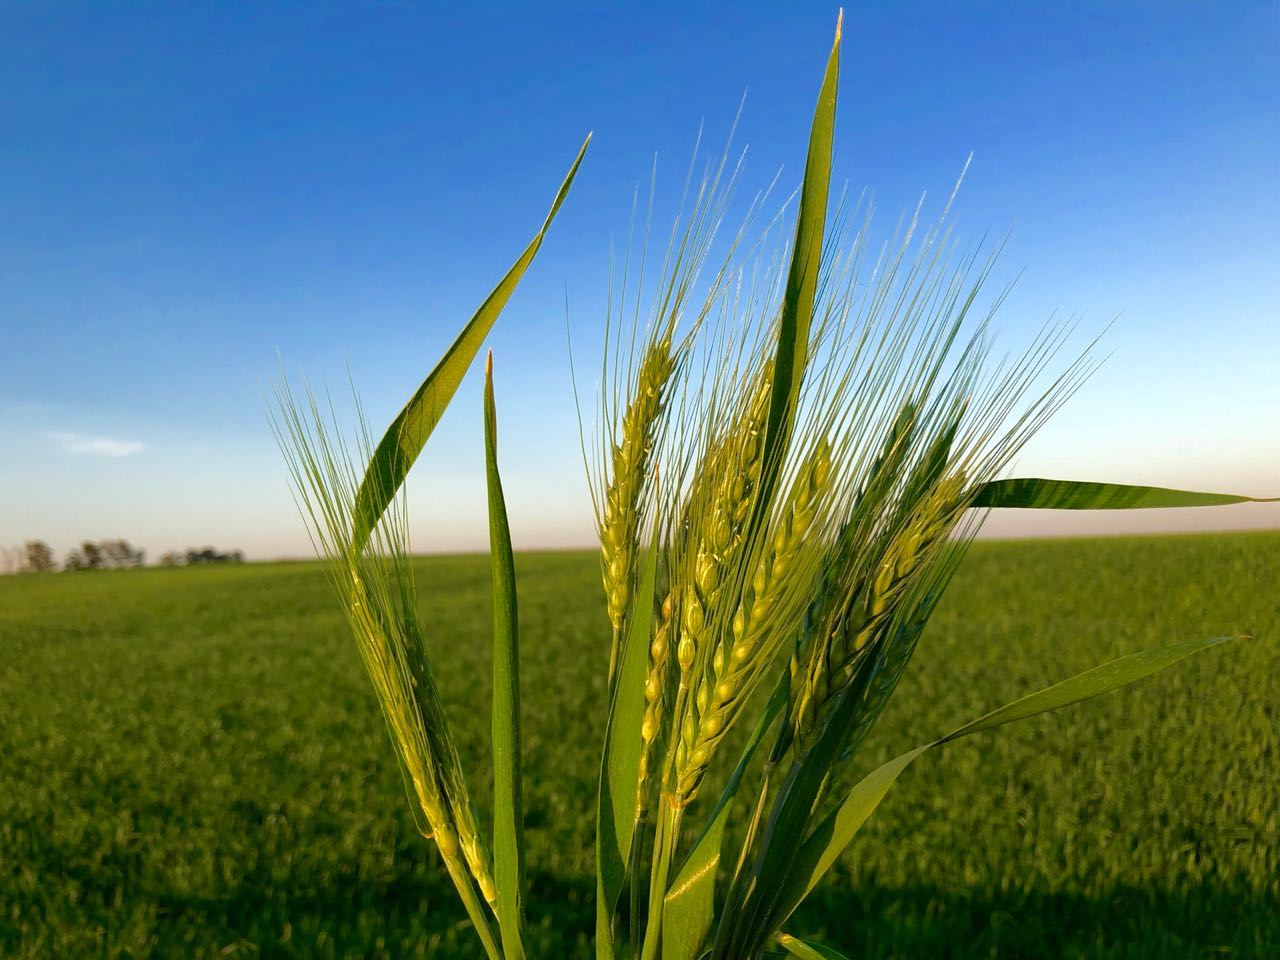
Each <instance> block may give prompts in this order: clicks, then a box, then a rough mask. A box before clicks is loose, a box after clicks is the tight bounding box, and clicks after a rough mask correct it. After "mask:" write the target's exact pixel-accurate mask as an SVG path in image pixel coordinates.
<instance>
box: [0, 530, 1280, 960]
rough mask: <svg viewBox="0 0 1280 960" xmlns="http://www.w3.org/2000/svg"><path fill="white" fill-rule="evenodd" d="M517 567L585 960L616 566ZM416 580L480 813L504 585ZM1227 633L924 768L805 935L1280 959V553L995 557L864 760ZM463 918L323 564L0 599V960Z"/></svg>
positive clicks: (190, 952) (450, 923) (527, 679)
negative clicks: (1126, 686)
mask: <svg viewBox="0 0 1280 960" xmlns="http://www.w3.org/2000/svg"><path fill="white" fill-rule="evenodd" d="M517 563H518V573H519V576H520V590H521V595H520V603H521V611H520V612H521V620H522V624H521V626H522V644H523V651H522V656H523V671H524V676H523V682H524V696H525V700H524V709H525V724H526V725H525V737H526V740H525V746H526V756H525V763H526V771H527V772H526V777H525V790H526V805H527V810H528V824H527V836H528V842H529V870H530V879H531V883H532V900H531V903H530V917H531V925H532V930H531V936H530V940H531V955H532V956H535V957H587V956H589V955H590V949H589V943H588V940H587V939H586V936H585V934H584V933H583V932H584V931H588V930H589V929H590V928H591V925H592V916H593V914H592V909H593V908H592V896H593V890H592V882H591V879H590V878H591V877H592V870H593V862H594V861H593V852H592V816H593V814H592V810H593V797H594V790H595V771H596V765H597V762H598V750H599V740H600V725H601V716H602V701H603V696H604V667H605V658H606V657H607V654H606V630H605V620H604V615H603V604H602V601H601V599H600V590H599V586H598V561H597V559H596V557H595V556H594V555H592V554H588V553H544V554H526V555H522V556H520V557H518V560H517ZM417 572H418V575H419V592H420V596H421V601H422V606H423V613H424V618H425V622H426V623H427V624H428V625H429V627H430V631H431V638H432V642H433V643H434V650H433V659H434V661H435V663H436V664H437V665H438V670H439V673H440V675H441V676H440V679H441V683H442V686H443V689H444V692H445V695H446V697H447V700H448V707H449V710H450V717H451V720H452V721H453V723H454V725H455V728H456V731H457V734H458V736H459V739H460V741H461V742H460V747H461V750H462V752H463V756H464V757H465V758H468V764H467V766H468V769H469V770H470V771H472V775H473V780H472V789H473V792H475V794H476V795H477V796H478V797H480V798H484V797H485V796H486V793H487V791H488V789H489V784H488V783H487V782H482V780H481V773H482V771H483V767H484V766H486V765H487V764H482V763H479V762H476V761H475V760H473V759H472V758H482V757H485V756H486V755H487V752H488V732H487V722H488V721H487V717H488V710H489V700H488V692H489V691H488V687H489V675H488V671H489V654H488V644H489V629H488V617H489V602H490V601H489V582H488V576H489V574H488V567H487V562H486V560H485V558H483V557H480V556H468V557H440V558H434V557H433V558H424V559H422V560H420V561H419V562H418V563H417ZM1237 631H1248V632H1250V633H1252V634H1254V635H1255V637H1256V639H1255V640H1253V641H1251V642H1248V643H1237V644H1233V645H1229V646H1227V647H1226V648H1224V649H1218V650H1215V651H1211V652H1209V653H1207V654H1205V655H1203V656H1200V657H1198V658H1195V659H1193V660H1191V661H1189V662H1187V663H1185V664H1181V665H1178V666H1177V667H1175V668H1173V669H1172V670H1170V671H1168V672H1167V673H1165V674H1163V675H1161V676H1159V677H1156V678H1154V679H1152V680H1148V681H1144V682H1143V683H1142V684H1140V685H1139V686H1138V687H1137V688H1135V689H1133V690H1131V691H1127V692H1122V693H1120V694H1112V695H1110V696H1108V697H1106V698H1104V699H1101V700H1096V701H1093V702H1090V703H1087V704H1083V705H1080V706H1077V707H1074V708H1071V709H1069V710H1067V711H1065V712H1062V713H1059V714H1055V715H1053V716H1050V717H1046V718H1039V719H1036V720H1032V721H1030V722H1027V723H1023V724H1021V725H1018V726H1015V727H1010V728H1006V729H1005V730H1004V731H1001V732H997V733H994V734H985V735H982V736H980V737H975V738H973V739H969V740H965V741H963V742H961V743H957V744H954V745H951V746H949V747H947V748H946V749H945V750H944V751H941V752H940V753H939V755H938V756H937V757H931V758H928V759H926V760H923V761H921V762H920V763H919V764H917V765H916V766H915V767H913V768H912V770H911V771H909V772H908V773H907V774H906V775H905V776H904V778H903V780H902V782H901V784H900V786H899V787H898V789H897V790H896V792H895V793H893V794H891V795H890V797H889V799H888V800H887V801H886V802H885V804H884V805H883V806H882V807H881V809H880V811H879V812H878V813H877V814H876V815H875V817H874V818H873V819H872V821H871V822H870V823H869V825H868V827H867V828H866V829H865V830H864V832H863V833H862V835H861V837H860V839H859V841H858V842H857V843H856V844H855V846H854V848H853V851H852V853H851V854H850V855H848V856H846V858H845V861H844V863H843V864H842V866H841V867H840V868H839V869H837V870H836V871H835V873H834V876H833V880H832V882H829V883H828V884H827V885H826V886H825V887H823V888H822V892H821V895H819V896H816V897H815V898H814V899H813V900H812V901H811V902H810V904H809V905H808V906H807V908H806V909H805V911H804V912H803V913H801V914H800V915H798V916H797V917H796V918H795V922H794V924H793V929H792V932H793V933H796V934H798V935H805V934H812V935H815V936H818V937H820V938H822V939H824V940H825V941H826V942H829V943H831V944H833V945H835V946H838V947H840V948H841V949H843V950H845V951H846V952H847V953H849V955H850V956H851V957H856V958H873V957H874V958H878V957H962V958H978V957H1055V958H1056V957H1064V958H1065V957H1072V958H1085V957H1090V958H1094V957H1117V958H1118V957H1126V958H1127V957H1140V958H1157V957H1160V958H1166V957H1223V956H1225V957H1277V956H1280V786H1278V784H1280V639H1278V638H1280V533H1251V534H1230V535H1201V536H1169V537H1156V538H1131V539H1130V538H1116V539H1096V540H1060V541H1024V542H987V543H980V544H978V545H977V546H975V548H974V550H973V551H972V553H971V554H970V556H969V558H968V559H967V560H966V562H965V564H964V565H963V567H962V568H961V571H960V573H959V575H958V576H957V578H956V581H955V583H954V585H953V587H952V588H951V590H950V592H949V594H948V595H947V597H946V600H945V601H944V603H943V605H942V607H941V609H940V610H939V612H938V614H937V616H936V617H935V618H934V620H933V622H932V623H931V624H930V626H929V628H928V632H927V633H926V635H925V638H924V640H923V641H922V643H921V647H920V652H919V654H918V655H917V658H916V661H915V663H914V664H913V666H912V668H911V670H910V671H909V673H908V675H907V677H906V678H905V680H904V681H903V684H902V687H901V688H900V691H899V696H898V697H897V698H896V700H895V702H894V704H893V705H892V706H891V707H890V709H889V711H888V712H887V713H886V715H885V717H884V719H883V721H882V722H881V725H880V727H879V728H878V732H877V733H876V735H875V737H874V740H873V741H872V742H871V743H870V744H869V746H868V749H867V751H866V762H867V763H868V764H871V763H873V762H876V761H878V760H881V759H887V758H888V757H889V756H891V755H893V754H894V753H896V752H898V751H900V750H902V749H905V748H908V747H910V746H914V745H916V744H917V743H919V742H922V741H924V740H927V739H930V738H932V737H933V736H935V735H937V734H939V733H942V732H945V731H946V730H948V729H950V728H951V727H953V726H955V725H957V724H958V723H960V722H962V721H964V720H967V719H969V718H970V717H971V716H973V715H976V714H978V713H981V712H983V711H984V710H986V709H988V708H990V707H994V706H997V705H999V704H1000V703H1003V702H1004V701H1006V700H1008V699H1010V698H1012V697H1015V696H1017V695H1018V694H1020V693H1021V692H1023V691H1027V690H1030V689H1033V688H1036V687H1039V686H1043V685H1045V684H1046V683H1049V682H1052V681H1053V680H1056V679H1058V678H1061V677H1064V676H1066V675H1068V674H1071V673H1073V672H1076V671H1078V670H1082V669H1085V668H1087V667H1089V666H1091V665H1093V664H1094V663H1096V662H1097V661H1099V660H1101V659H1105V658H1110V657H1113V656H1117V655H1119V654H1122V653H1125V652H1129V651H1133V650H1137V649H1141V648H1145V647H1150V646H1154V645H1158V644H1161V643H1165V642H1168V641H1172V640H1176V639H1182V638H1191V637H1201V636H1207V635H1217V634H1223V633H1231V632H1237ZM726 752H727V751H726ZM693 819H694V820H695V821H696V819H697V817H696V816H694V818H693ZM462 916H463V913H462V910H461V908H460V907H459V906H458V904H457V902H456V900H455V898H454V894H453V891H452V889H451V887H450V886H449V883H448V881H447V880H446V879H445V877H444V875H443V873H442V872H441V871H440V869H439V867H438V864H437V862H436V857H435V853H434V852H433V851H431V850H429V849H428V846H427V845H426V844H425V843H423V842H422V841H421V839H420V838H419V837H418V836H417V835H416V834H415V833H414V829H413V825H412V820H411V817H410V815H409V811H408V807H407V805H406V803H405V801H404V794H403V789H402V786H401V783H400V776H399V773H398V771H397V770H396V766H395V761H394V759H393V756H392V753H391V751H390V749H389V747H388V744H387V742H386V735H385V733H384V731H383V729H382V726H381V720H380V718H379V715H378V713H377V708H376V706H375V704H374V701H373V697H372V694H371V692H370V690H369V687H368V681H367V680H366V678H365V676H364V673H363V670H362V668H361V665H360V663H359V660H358V657H357V654H356V651H355V647H354V644H353V642H352V640H351V638H350V636H349V635H348V633H347V628H346V625H345V622H344V621H343V620H342V617H341V614H340V612H339V609H338V606H337V604H336V603H335V602H334V600H333V598H332V596H331V594H330V589H329V586H328V584H327V582H326V580H325V576H324V572H323V568H322V567H320V566H319V565H317V564H306V563H294V564H274V565H247V566H241V567H225V568H213V569H199V568H193V569H174V570H157V569H146V570H139V571H122V572H107V573H82V574H61V575H50V576H24V577H5V578H0V955H2V956H5V957H17V958H37V957H39V958H45V957H134V958H136V957H193V958H199V957H236V956H300V957H313V956H314V957H428V956H436V957H463V958H465V957H474V956H479V953H478V951H477V949H476V947H475V946H474V944H473V940H472V936H471V933H470V931H469V930H468V929H467V928H466V927H465V925H464V924H463V921H462V919H461V918H462Z"/></svg>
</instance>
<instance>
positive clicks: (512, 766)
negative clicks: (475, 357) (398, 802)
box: [484, 353, 525, 960]
mask: <svg viewBox="0 0 1280 960" xmlns="http://www.w3.org/2000/svg"><path fill="white" fill-rule="evenodd" d="M484 453H485V478H486V481H487V487H488V495H489V564H490V569H491V571H492V575H493V729H492V736H493V847H494V849H493V871H494V882H495V884H496V886H497V914H498V929H499V931H500V932H501V934H502V952H503V955H504V956H505V957H506V958H507V960H522V958H523V957H524V955H525V952H524V798H523V785H522V783H521V776H520V764H521V750H520V642H519V632H518V623H519V608H518V605H517V601H516V570H515V557H514V555H513V553H512V549H511V528H510V525H509V524H508V521H507V507H506V499H505V498H504V496H503V493H502V478H501V476H500V475H499V473H498V416H497V410H496V405H495V403H494V399H493V354H492V353H490V354H489V356H488V358H487V361H486V363H485V378H484Z"/></svg>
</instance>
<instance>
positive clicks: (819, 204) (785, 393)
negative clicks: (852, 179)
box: [758, 12, 844, 503]
mask: <svg viewBox="0 0 1280 960" xmlns="http://www.w3.org/2000/svg"><path fill="white" fill-rule="evenodd" d="M843 21H844V14H843V12H841V14H840V18H839V19H838V20H837V21H836V35H835V40H834V41H833V43H832V45H831V53H830V55H829V56H828V58H827V67H826V72H825V73H824V74H823V77H822V87H821V88H820V90H819V92H818V103H817V106H816V107H815V108H814V112H813V124H812V126H811V127H810V130H809V150H808V154H807V155H806V157H805V166H804V179H803V181H802V183H801V187H800V204H799V212H798V214H797V216H796V236H795V242H794V244H793V245H792V249H791V262H790V264H789V266H788V268H787V286H786V290H785V292H784V294H783V300H782V314H781V318H780V320H779V324H778V345H777V349H776V353H775V355H774V367H773V389H772V391H771V395H770V399H769V419H768V421H767V426H766V429H765V444H764V454H763V460H762V462H763V464H764V467H763V470H764V472H763V474H762V480H761V489H762V491H763V492H762V494H761V496H760V497H759V498H758V502H760V503H767V502H768V500H769V494H770V491H772V489H773V486H774V484H775V483H776V481H777V476H778V473H779V471H780V470H781V469H782V461H783V458H784V456H785V452H786V447H787V444H788V442H789V441H790V435H791V422H792V420H793V419H794V415H795V408H796V403H797V400H798V398H799V395H800V388H801V385H802V382H803V380H804V371H805V366H806V364H807V363H808V360H809V330H810V327H811V326H812V322H813V308H814V301H815V300H816V298H817V292H818V271H819V267H820V266H821V262H822V244H823V240H824V238H825V235H826V226H827V199H828V196H829V194H830V191H831V156H832V146H833V141H834V137H835V120H836V94H837V90H838V87H839V80H840V35H841V29H842V24H843Z"/></svg>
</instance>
